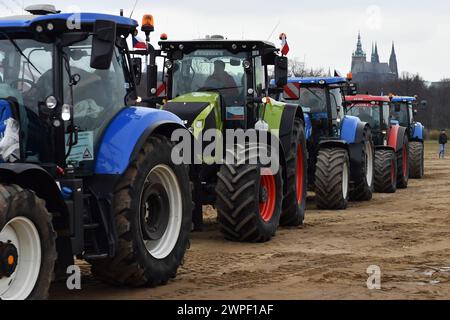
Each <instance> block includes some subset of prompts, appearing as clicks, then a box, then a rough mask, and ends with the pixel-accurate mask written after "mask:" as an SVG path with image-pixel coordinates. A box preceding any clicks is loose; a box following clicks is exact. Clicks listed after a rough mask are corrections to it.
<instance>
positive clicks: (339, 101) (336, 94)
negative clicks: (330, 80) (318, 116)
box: [330, 88, 344, 119]
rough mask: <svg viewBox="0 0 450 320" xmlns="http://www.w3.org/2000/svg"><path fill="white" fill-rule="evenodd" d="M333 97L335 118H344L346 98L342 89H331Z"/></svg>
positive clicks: (332, 108)
mask: <svg viewBox="0 0 450 320" xmlns="http://www.w3.org/2000/svg"><path fill="white" fill-rule="evenodd" d="M330 98H331V114H332V116H333V119H338V118H339V119H342V118H343V117H344V107H343V105H344V101H343V100H344V99H343V96H342V92H341V89H339V88H335V89H331V90H330Z"/></svg>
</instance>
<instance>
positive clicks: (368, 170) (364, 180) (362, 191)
mask: <svg viewBox="0 0 450 320" xmlns="http://www.w3.org/2000/svg"><path fill="white" fill-rule="evenodd" d="M362 143H363V144H364V146H363V148H362V154H361V165H360V166H358V168H359V172H358V175H357V176H358V180H356V181H355V184H354V187H353V188H352V190H351V191H350V200H351V201H369V200H371V199H372V196H373V190H374V165H375V157H374V146H373V141H372V133H371V131H370V129H369V128H367V127H366V128H365V129H364V134H363V142H362Z"/></svg>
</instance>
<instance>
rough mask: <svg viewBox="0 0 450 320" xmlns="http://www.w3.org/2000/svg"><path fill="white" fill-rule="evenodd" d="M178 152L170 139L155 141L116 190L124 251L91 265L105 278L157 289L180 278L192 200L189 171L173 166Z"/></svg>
mask: <svg viewBox="0 0 450 320" xmlns="http://www.w3.org/2000/svg"><path fill="white" fill-rule="evenodd" d="M172 148H173V144H172V143H171V142H170V141H169V139H167V138H166V137H164V136H160V135H155V136H152V137H150V138H149V139H148V140H147V142H146V143H145V144H144V146H143V147H142V149H141V150H140V152H139V155H138V157H137V159H136V160H135V161H134V162H133V163H131V165H130V166H129V168H128V169H127V171H126V172H125V173H124V175H123V176H122V178H121V181H120V182H119V183H118V185H117V186H116V190H115V194H114V199H113V203H112V210H113V214H114V220H115V223H116V228H117V233H118V237H119V245H118V251H117V254H116V256H115V257H114V258H111V259H107V260H100V261H91V264H92V273H93V274H94V275H95V276H97V277H98V278H99V279H101V280H103V281H105V282H108V283H111V284H114V285H126V286H132V287H141V286H148V287H155V286H158V285H164V284H166V283H167V282H168V281H169V280H170V279H172V278H175V277H176V274H177V270H178V268H179V266H180V265H181V264H182V262H183V258H184V255H185V253H186V250H187V248H188V246H189V234H190V231H191V228H192V199H191V197H192V195H191V184H190V181H189V174H188V170H187V168H186V167H185V166H179V165H174V164H173V162H172V160H171V152H172Z"/></svg>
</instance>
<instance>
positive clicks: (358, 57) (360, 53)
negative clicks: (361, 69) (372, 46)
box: [352, 32, 366, 70]
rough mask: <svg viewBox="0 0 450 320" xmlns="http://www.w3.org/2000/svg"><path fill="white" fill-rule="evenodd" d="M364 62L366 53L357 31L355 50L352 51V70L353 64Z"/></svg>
mask: <svg viewBox="0 0 450 320" xmlns="http://www.w3.org/2000/svg"><path fill="white" fill-rule="evenodd" d="M364 62H366V53H365V52H364V50H363V48H362V42H361V33H360V32H358V42H357V43H356V51H355V52H353V56H352V70H353V69H354V67H355V65H357V64H361V63H364Z"/></svg>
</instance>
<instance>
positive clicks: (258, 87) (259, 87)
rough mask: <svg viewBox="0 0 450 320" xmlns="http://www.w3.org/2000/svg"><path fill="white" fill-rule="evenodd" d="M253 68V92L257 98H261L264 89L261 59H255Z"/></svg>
mask: <svg viewBox="0 0 450 320" xmlns="http://www.w3.org/2000/svg"><path fill="white" fill-rule="evenodd" d="M254 68H255V91H256V94H257V96H259V97H260V96H262V95H263V94H264V92H265V89H266V75H265V71H264V66H263V65H262V58H261V57H256V58H255V62H254Z"/></svg>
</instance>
